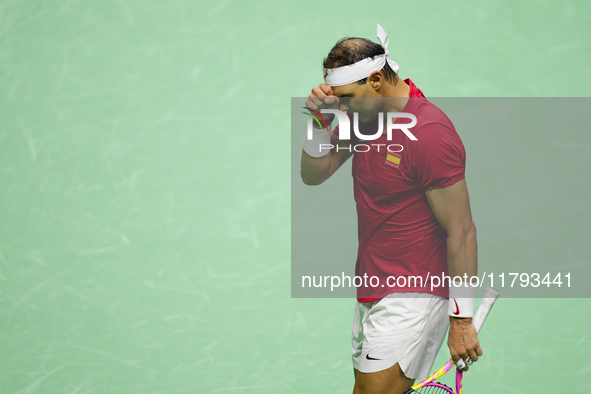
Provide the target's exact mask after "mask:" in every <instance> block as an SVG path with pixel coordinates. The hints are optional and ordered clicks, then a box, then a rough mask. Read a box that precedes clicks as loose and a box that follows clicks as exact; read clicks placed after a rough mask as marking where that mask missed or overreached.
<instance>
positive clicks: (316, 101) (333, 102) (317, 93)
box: [306, 83, 339, 123]
mask: <svg viewBox="0 0 591 394" xmlns="http://www.w3.org/2000/svg"><path fill="white" fill-rule="evenodd" d="M306 107H308V108H311V109H313V110H314V111H318V112H320V110H321V109H338V108H339V98H338V97H337V96H335V95H334V93H333V91H332V89H331V87H330V86H328V85H327V84H325V83H321V84H320V85H318V86H317V87H315V88H313V89H312V93H310V95H309V96H308V100H306ZM323 116H324V119H325V120H326V123H331V122H332V121H333V119H334V115H332V114H324V115H323Z"/></svg>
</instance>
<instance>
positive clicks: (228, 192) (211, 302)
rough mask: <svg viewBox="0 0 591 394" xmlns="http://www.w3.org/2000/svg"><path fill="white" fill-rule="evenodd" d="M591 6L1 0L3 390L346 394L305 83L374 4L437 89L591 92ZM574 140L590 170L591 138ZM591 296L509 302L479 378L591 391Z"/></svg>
mask: <svg viewBox="0 0 591 394" xmlns="http://www.w3.org/2000/svg"><path fill="white" fill-rule="evenodd" d="M590 19H591V3H589V2H587V1H560V0H558V1H498V2H492V3H491V2H486V1H473V2H469V3H467V2H461V1H430V2H426V3H417V2H415V1H388V2H373V3H363V2H350V1H343V2H321V3H319V2H313V1H299V2H285V3H279V2H271V1H255V2H247V1H220V2H204V1H192V2H189V1H187V2H184V1H178V0H171V1H166V2H165V1H147V0H145V1H137V0H116V1H111V0H107V1H100V2H99V1H77V0H67V1H64V2H50V1H9V0H5V1H0V92H1V94H0V119H1V120H2V127H1V128H0V209H1V215H0V365H1V367H0V392H2V393H15V394H16V393H23V394H24V393H68V394H74V393H79V394H82V393H144V394H145V393H227V392H232V393H278V392H285V393H326V392H332V393H349V392H351V390H352V383H353V376H352V372H351V362H350V351H349V328H350V324H351V317H352V310H353V301H352V300H350V299H319V300H316V299H291V298H290V293H291V291H290V171H291V169H290V150H291V147H290V145H291V143H290V142H291V136H290V119H289V112H290V98H291V97H301V96H306V95H307V94H308V92H309V90H310V89H311V88H312V87H313V86H316V85H317V84H318V83H319V82H321V70H320V64H321V60H322V58H323V57H324V56H325V55H326V53H327V52H328V50H329V49H330V47H331V46H332V45H333V44H334V42H336V40H338V39H339V38H341V37H343V36H363V37H367V38H370V39H374V38H375V37H374V35H375V24H376V22H379V23H380V24H382V26H383V27H384V28H385V29H386V31H387V32H388V33H389V34H390V51H391V53H392V55H393V58H394V59H395V60H396V61H397V62H398V63H399V64H400V66H401V76H402V77H404V78H406V77H411V78H412V79H413V81H414V82H415V83H417V85H418V86H420V87H421V89H422V90H423V92H424V93H425V94H426V95H428V96H432V97H471V96H473V97H496V96H498V97H507V96H511V97H546V96H547V97H586V96H589V93H590V92H591V78H590V77H589V64H591V38H590V37H591V34H590V33H591V29H590V27H589V26H591V23H590V22H591V20H590ZM531 137H532V138H535V135H534V136H531ZM471 143H472V144H475V145H476V144H478V141H477V140H476V139H475V138H472V139H471ZM467 148H468V153H469V152H470V147H469V146H467ZM572 154H573V155H576V157H577V160H579V161H580V162H581V163H582V164H581V165H588V164H589V157H590V154H591V143H590V142H589V139H587V140H583V141H578V142H577V143H576V144H575V145H574V146H573V147H572ZM515 176H516V177H517V176H519V174H518V173H516V174H515ZM564 176H565V177H568V174H564ZM577 181H578V182H580V183H581V185H582V187H587V188H588V186H586V181H588V180H587V179H579V180H577ZM511 182H513V183H516V182H519V179H512V180H511ZM548 196H550V197H548V198H551V197H552V196H555V198H556V199H559V198H560V191H558V190H555V189H553V188H552V187H551V186H549V187H548ZM522 203H523V204H526V202H522ZM472 204H473V205H474V206H475V207H477V208H476V209H484V208H482V207H485V206H486V204H487V200H486V199H481V200H480V201H478V200H475V201H473V202H472ZM543 214H544V213H543V212H540V215H543ZM581 214H582V215H587V217H589V210H588V208H586V207H585V206H582V207H581ZM482 225H484V226H499V227H498V228H502V226H503V225H504V223H503V222H502V221H497V222H495V223H482V224H480V223H479V226H482ZM538 225H539V224H538V223H536V222H532V223H531V224H530V226H531V229H532V231H533V230H534V229H535V228H536V226H538ZM587 235H590V234H587ZM587 239H588V238H587ZM486 242H487V240H486V239H480V243H481V244H485V245H486ZM493 242H494V241H493ZM528 242H529V243H528V248H529V250H535V249H536V248H537V247H542V246H544V247H547V246H546V245H542V243H541V241H540V240H538V239H536V238H535V237H530V238H529V241H528ZM587 243H588V242H587V241H585V238H584V237H581V238H580V241H577V242H575V243H573V244H572V245H569V247H570V248H572V255H574V256H577V258H578V259H580V255H581V253H580V251H581V250H588V249H585V248H588V246H587V245H586V244H587ZM499 247H501V248H502V245H501V246H499ZM491 249H492V248H491ZM490 253H491V254H493V256H491V257H494V253H495V252H494V251H492V250H491V252H490ZM569 256H570V255H569V254H568V253H566V257H567V258H568V257H569ZM481 258H488V256H483V255H482V252H481ZM567 261H570V260H567ZM577 261H578V263H581V264H588V263H589V256H588V255H587V256H586V258H585V259H583V260H577ZM590 306H591V302H590V301H589V300H587V299H578V300H576V299H573V300H563V299H562V300H561V299H555V300H552V299H549V300H540V299H521V300H512V299H505V300H501V301H500V302H499V303H498V305H497V306H495V311H494V315H491V320H490V322H489V323H487V328H486V331H484V332H483V334H482V336H481V338H482V341H483V347H484V349H485V351H486V354H485V356H484V357H483V359H482V360H481V361H479V362H478V365H477V366H475V367H474V368H472V371H471V372H470V374H469V376H468V377H467V378H466V385H465V392H467V393H468V392H480V393H498V392H501V391H505V392H515V393H526V392H552V391H554V390H558V389H559V388H560V387H562V385H563V383H564V382H570V384H571V388H572V389H573V391H574V389H579V391H581V392H586V391H588V390H589V388H590V387H591V385H590V384H589V383H588V378H589V376H590V375H591V364H590V363H589V361H588V360H587V357H586V354H588V353H589V352H590V350H591V339H589V336H588V335H589V334H588V326H589V323H591V317H590V313H589V311H590ZM444 350H445V349H444ZM445 357H446V355H445V352H444V351H442V352H441V354H440V355H439V357H438V361H436V363H437V364H439V363H440V362H442V361H443V360H444V358H445ZM528 384H530V385H531V386H528ZM469 390H470V391H469Z"/></svg>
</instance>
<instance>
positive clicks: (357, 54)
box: [322, 37, 398, 85]
mask: <svg viewBox="0 0 591 394" xmlns="http://www.w3.org/2000/svg"><path fill="white" fill-rule="evenodd" d="M384 53H386V52H385V51H384V48H382V46H381V45H379V44H376V43H375V42H372V41H370V40H367V39H365V38H359V37H353V38H342V39H340V40H339V41H338V42H337V43H336V44H335V46H334V47H333V48H332V49H331V50H330V52H329V53H328V56H327V57H325V58H324V61H323V62H322V67H323V68H324V72H326V70H327V69H329V68H337V67H343V66H348V65H350V64H354V63H357V62H359V61H361V60H363V59H365V58H368V57H370V58H374V57H376V56H379V55H383V54H384ZM380 71H381V72H382V74H383V75H384V78H385V79H386V81H388V82H390V83H393V84H396V83H397V82H398V75H396V73H395V72H394V71H393V70H392V69H391V68H390V66H389V65H388V62H386V64H385V65H384V67H383V68H382V69H381V70H380ZM366 82H367V78H363V79H361V80H359V81H357V82H356V83H358V84H360V85H363V84H365V83H366Z"/></svg>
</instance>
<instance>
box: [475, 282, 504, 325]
mask: <svg viewBox="0 0 591 394" xmlns="http://www.w3.org/2000/svg"><path fill="white" fill-rule="evenodd" d="M499 294H500V293H499V292H498V291H497V290H495V289H493V288H492V287H488V288H487V289H486V291H485V293H484V298H483V299H482V302H481V303H480V306H479V307H478V310H476V314H475V315H474V318H473V319H472V324H473V325H474V328H476V332H480V329H481V328H482V325H483V324H484V321H485V320H486V317H487V316H488V314H489V312H490V310H491V309H492V307H493V304H494V303H495V301H496V300H497V298H498V297H499Z"/></svg>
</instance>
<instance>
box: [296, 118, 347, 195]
mask: <svg viewBox="0 0 591 394" xmlns="http://www.w3.org/2000/svg"><path fill="white" fill-rule="evenodd" d="M329 127H330V126H329ZM330 143H331V145H333V146H334V147H335V148H333V149H331V150H330V152H329V153H328V155H326V156H323V157H319V158H314V157H311V156H310V155H308V154H307V153H306V152H304V151H303V150H302V168H301V175H302V180H303V181H304V183H305V184H306V185H320V184H321V183H322V182H324V181H325V180H327V179H328V178H330V177H331V176H332V174H334V173H335V172H336V170H338V169H339V167H340V166H342V165H343V163H344V162H346V161H347V159H349V157H351V156H352V155H353V153H352V152H349V151H348V150H347V149H340V150H339V151H338V152H337V149H336V146H339V147H340V148H345V145H349V143H350V142H349V141H339V137H338V136H337V135H336V134H332V135H331V136H330ZM351 150H352V149H351Z"/></svg>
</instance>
